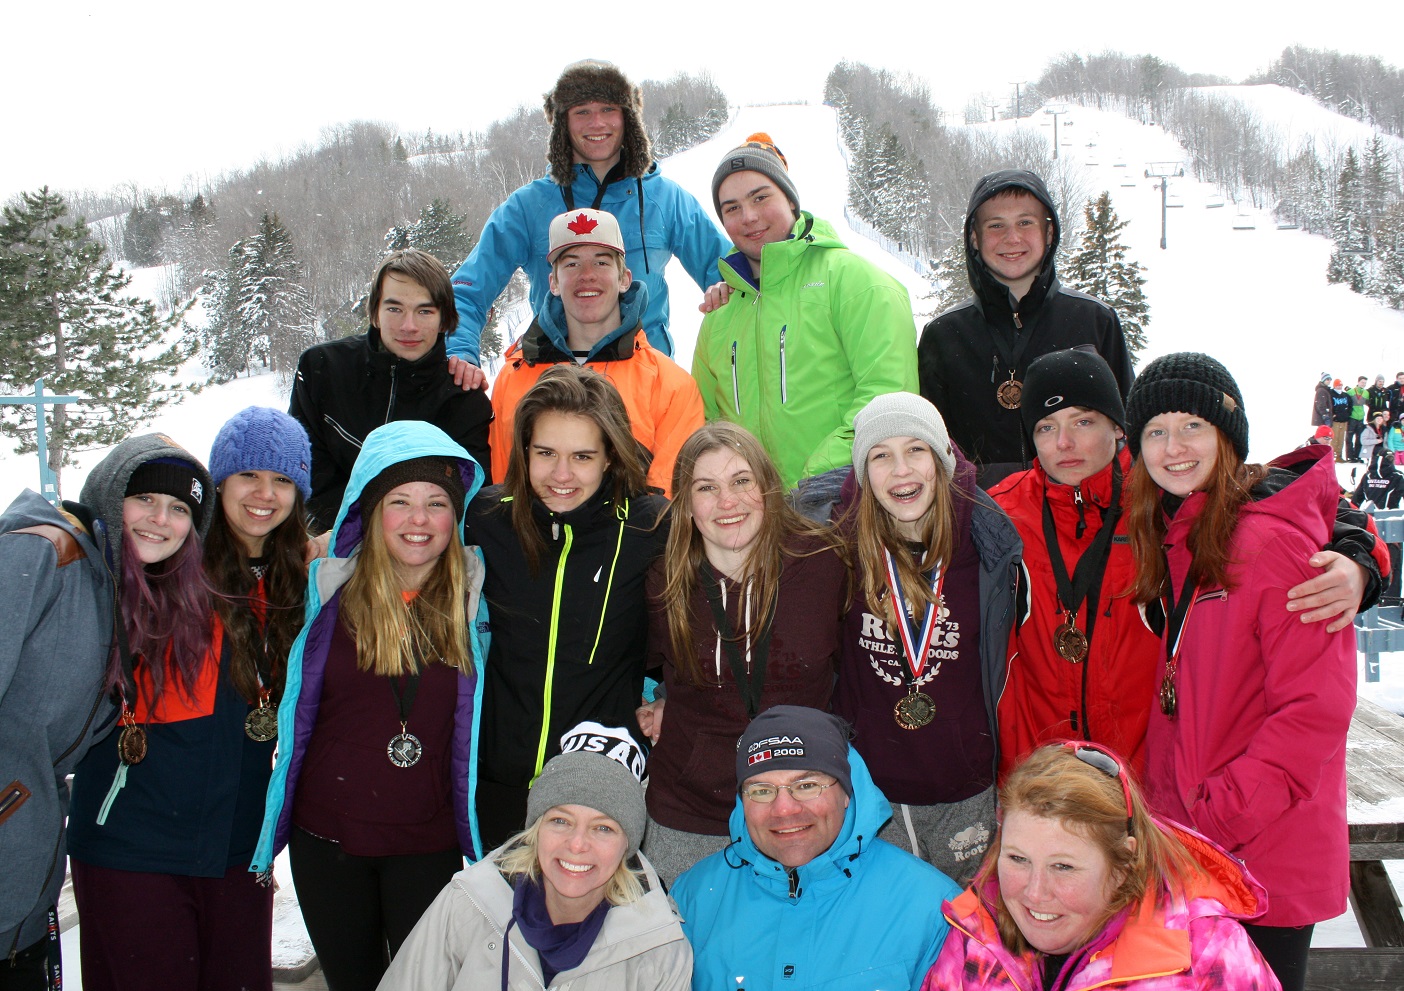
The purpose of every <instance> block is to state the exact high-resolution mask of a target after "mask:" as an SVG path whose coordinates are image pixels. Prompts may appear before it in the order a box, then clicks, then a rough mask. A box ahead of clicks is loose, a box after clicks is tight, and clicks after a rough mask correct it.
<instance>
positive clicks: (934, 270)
mask: <svg viewBox="0 0 1404 991" xmlns="http://www.w3.org/2000/svg"><path fill="white" fill-rule="evenodd" d="M926 280H927V281H928V282H930V283H931V292H929V293H927V294H926V295H925V296H923V297H922V298H923V299H929V300H931V302H932V304H933V312H935V313H938V314H939V313H944V312H945V311H946V310H949V309H950V308H951V307H952V306H954V305H955V304H957V303H959V302H960V301H961V300H963V299H965V298H966V297H967V296H969V295H970V276H969V273H968V272H967V270H966V267H965V244H964V243H963V242H962V241H960V240H956V241H954V242H953V243H952V244H951V245H950V247H948V248H946V250H945V251H944V252H943V253H942V255H941V257H940V258H938V259H937V260H936V262H935V263H934V264H933V265H932V266H931V271H930V272H928V273H927V274H926Z"/></svg>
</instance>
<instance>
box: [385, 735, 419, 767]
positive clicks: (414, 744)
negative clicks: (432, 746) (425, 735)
mask: <svg viewBox="0 0 1404 991" xmlns="http://www.w3.org/2000/svg"><path fill="white" fill-rule="evenodd" d="M385 754H386V756H387V757H389V758H390V763H392V764H394V765H395V766H396V767H414V765H416V764H418V763H419V758H420V757H422V756H423V755H424V745H423V744H422V743H420V742H419V737H417V736H415V735H414V734H413V733H405V732H400V733H396V734H395V735H394V736H392V737H391V738H390V744H389V745H388V746H387V747H386V748H385Z"/></svg>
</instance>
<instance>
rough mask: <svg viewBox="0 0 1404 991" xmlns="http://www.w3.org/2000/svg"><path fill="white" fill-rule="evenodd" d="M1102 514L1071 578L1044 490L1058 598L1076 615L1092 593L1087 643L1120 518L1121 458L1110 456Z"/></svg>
mask: <svg viewBox="0 0 1404 991" xmlns="http://www.w3.org/2000/svg"><path fill="white" fill-rule="evenodd" d="M1098 508H1099V512H1101V514H1102V529H1101V530H1100V531H1099V532H1098V533H1097V536H1095V537H1093V538H1092V545H1091V546H1090V547H1088V548H1087V553H1085V554H1083V555H1082V557H1081V558H1079V559H1078V562H1077V567H1076V568H1075V569H1074V570H1073V575H1072V578H1071V579H1069V577H1068V566H1067V565H1066V564H1065V563H1064V562H1063V549H1062V548H1061V547H1060V546H1059V545H1058V530H1057V527H1055V526H1054V525H1053V509H1052V507H1051V506H1050V505H1049V503H1048V491H1047V489H1046V488H1045V490H1044V493H1043V542H1044V543H1045V544H1046V545H1047V547H1048V560H1049V563H1051V564H1052V565H1053V578H1054V580H1055V581H1056V582H1057V585H1058V601H1059V602H1060V603H1062V606H1063V608H1064V609H1066V610H1067V611H1068V613H1069V617H1070V619H1071V618H1075V617H1076V615H1077V612H1078V610H1079V609H1080V608H1081V606H1082V600H1083V599H1084V598H1087V596H1088V593H1089V592H1090V593H1091V600H1090V602H1089V608H1088V610H1087V629H1086V633H1087V643H1088V645H1089V647H1090V645H1091V643H1092V628H1093V627H1094V626H1095V625H1096V620H1097V599H1098V597H1099V595H1100V593H1101V590H1102V578H1103V577H1104V576H1105V575H1106V570H1107V558H1108V557H1110V556H1111V542H1112V531H1114V530H1115V529H1116V524H1117V520H1119V519H1120V518H1121V462H1120V461H1119V460H1117V459H1116V458H1113V459H1112V486H1111V503H1110V505H1109V506H1108V507H1107V508H1106V509H1105V510H1103V509H1101V508H1100V507H1098Z"/></svg>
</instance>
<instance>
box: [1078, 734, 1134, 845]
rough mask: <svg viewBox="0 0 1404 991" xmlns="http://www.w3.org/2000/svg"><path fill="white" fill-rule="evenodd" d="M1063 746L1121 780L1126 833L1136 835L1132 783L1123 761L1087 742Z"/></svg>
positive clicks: (1106, 773) (1086, 762)
mask: <svg viewBox="0 0 1404 991" xmlns="http://www.w3.org/2000/svg"><path fill="white" fill-rule="evenodd" d="M1063 746H1065V747H1067V748H1068V749H1069V750H1071V751H1072V752H1073V756H1075V757H1076V758H1077V759H1078V760H1080V761H1082V762H1083V763H1084V764H1086V765H1087V766H1088V767H1095V768H1096V769H1097V770H1099V771H1101V772H1102V773H1103V774H1105V775H1106V776H1107V777H1109V778H1115V779H1116V780H1118V781H1120V782H1121V794H1122V796H1123V797H1124V798H1125V799H1126V835H1127V836H1134V835H1135V832H1136V831H1135V828H1134V826H1133V822H1134V818H1133V813H1132V811H1131V783H1130V781H1128V780H1127V778H1126V770H1125V768H1123V767H1122V766H1121V762H1120V761H1118V760H1117V759H1116V758H1115V757H1113V756H1112V755H1111V754H1109V753H1107V752H1106V751H1105V750H1099V749H1098V748H1096V747H1090V746H1088V745H1087V744H1085V743H1065V744H1063Z"/></svg>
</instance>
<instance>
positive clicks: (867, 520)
mask: <svg viewBox="0 0 1404 991" xmlns="http://www.w3.org/2000/svg"><path fill="white" fill-rule="evenodd" d="M883 439H886V438H883ZM922 443H926V442H925V441H923V442H922ZM928 446H929V445H928ZM931 460H932V462H933V463H934V464H935V466H936V484H935V485H934V486H932V499H931V505H930V506H928V507H927V509H926V514H925V515H924V516H923V517H922V518H921V540H920V543H921V545H922V547H923V548H924V549H925V554H924V555H923V557H922V559H921V560H920V561H918V560H917V556H916V555H915V554H914V553H912V549H911V547H909V546H908V545H907V540H906V538H905V537H903V536H902V534H901V533H899V532H898V530H897V522H896V521H895V520H894V519H893V518H892V514H890V513H889V512H888V511H887V510H886V509H884V508H883V507H882V503H880V502H878V498H877V496H876V495H874V494H873V491H872V486H871V485H866V486H864V487H863V491H862V494H861V495H860V496H859V497H858V502H857V505H856V507H855V508H854V509H852V510H850V512H856V513H857V545H858V566H859V570H860V572H861V574H862V587H863V595H864V596H865V597H866V598H867V600H868V608H870V609H872V610H873V611H874V612H877V611H878V609H879V608H881V610H882V615H883V616H884V617H885V618H886V620H887V622H888V624H889V625H890V626H893V627H894V628H895V624H896V623H897V611H896V606H895V605H894V604H893V602H892V598H893V597H892V596H891V595H889V594H888V589H887V564H886V561H885V557H884V552H888V553H890V554H891V555H892V562H893V564H894V565H895V566H896V569H897V580H898V581H899V582H900V583H901V585H902V595H903V597H904V598H905V599H906V600H907V602H908V603H909V604H910V605H911V608H912V609H913V610H915V611H916V614H917V616H921V615H922V614H923V613H925V611H926V608H927V606H930V605H938V606H939V603H937V602H936V595H935V593H934V592H933V591H932V589H931V583H930V582H929V581H927V580H926V579H925V578H923V577H922V571H923V570H928V571H929V570H930V569H931V567H932V566H933V565H935V564H938V563H939V564H940V565H941V567H942V568H946V567H949V566H950V563H951V558H952V557H953V556H954V555H955V549H956V513H955V499H956V493H957V492H959V494H960V496H961V497H964V496H965V493H964V491H963V490H959V489H957V487H956V485H955V482H954V480H953V479H952V478H951V476H949V475H947V474H946V470H945V468H944V467H942V465H941V459H940V458H938V457H936V454H935V452H934V451H933V452H932V455H931Z"/></svg>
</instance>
